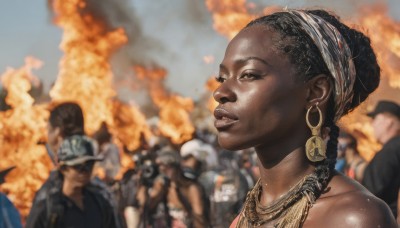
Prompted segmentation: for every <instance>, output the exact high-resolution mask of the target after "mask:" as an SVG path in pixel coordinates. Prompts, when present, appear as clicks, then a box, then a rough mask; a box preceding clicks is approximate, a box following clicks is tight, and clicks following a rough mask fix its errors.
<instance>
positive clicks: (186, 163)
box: [180, 139, 218, 180]
mask: <svg viewBox="0 0 400 228" xmlns="http://www.w3.org/2000/svg"><path fill="white" fill-rule="evenodd" d="M180 155H181V158H182V159H181V165H182V169H183V173H184V175H185V177H187V178H189V179H193V180H197V178H198V177H199V176H200V175H201V173H202V172H203V171H207V170H211V169H213V168H216V167H217V165H218V157H217V152H216V151H215V149H214V148H213V147H212V146H211V145H210V144H207V143H204V142H202V141H201V140H199V139H192V140H190V141H187V142H185V143H184V144H183V145H182V146H181V149H180Z"/></svg>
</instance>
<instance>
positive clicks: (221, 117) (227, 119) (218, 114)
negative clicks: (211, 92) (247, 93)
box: [214, 108, 238, 130]
mask: <svg viewBox="0 0 400 228" xmlns="http://www.w3.org/2000/svg"><path fill="white" fill-rule="evenodd" d="M214 116H215V122H214V126H215V127H216V128H217V129H218V130H224V129H227V128H228V127H230V126H232V125H233V124H234V123H236V122H237V121H238V118H237V116H235V115H234V114H232V113H231V112H229V111H227V110H225V109H223V108H216V109H215V110H214Z"/></svg>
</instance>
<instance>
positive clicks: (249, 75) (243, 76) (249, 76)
mask: <svg viewBox="0 0 400 228" xmlns="http://www.w3.org/2000/svg"><path fill="white" fill-rule="evenodd" d="M240 78H243V79H258V78H260V76H258V75H256V74H251V73H244V74H242V76H241V77H240Z"/></svg>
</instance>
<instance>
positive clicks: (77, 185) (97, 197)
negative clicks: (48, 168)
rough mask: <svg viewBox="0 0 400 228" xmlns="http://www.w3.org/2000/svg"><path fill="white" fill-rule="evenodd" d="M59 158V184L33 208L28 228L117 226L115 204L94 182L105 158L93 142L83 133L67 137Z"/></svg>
mask: <svg viewBox="0 0 400 228" xmlns="http://www.w3.org/2000/svg"><path fill="white" fill-rule="evenodd" d="M57 158H58V161H57V163H58V169H57V177H58V178H57V179H56V180H54V181H55V182H56V183H54V185H53V187H52V188H50V189H49V190H48V192H47V193H48V194H47V197H46V199H43V200H41V201H39V202H38V203H37V205H36V206H35V207H33V208H32V209H31V211H30V213H29V216H28V219H27V224H26V227H27V228H41V227H46V228H48V227H74V228H78V227H82V228H84V227H104V228H114V227H116V220H115V216H114V213H113V209H112V207H111V205H110V204H109V203H108V201H107V200H106V199H105V198H104V197H103V196H102V194H100V192H99V191H98V189H97V188H92V187H91V184H90V177H91V174H92V171H93V166H94V163H95V162H96V161H99V160H101V158H99V157H97V156H95V154H94V148H93V144H92V141H91V140H89V139H88V138H87V137H85V136H82V135H73V136H71V137H67V138H66V139H64V140H63V141H62V143H61V145H60V147H59V149H58V153H57Z"/></svg>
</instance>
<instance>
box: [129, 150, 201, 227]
mask: <svg viewBox="0 0 400 228" xmlns="http://www.w3.org/2000/svg"><path fill="white" fill-rule="evenodd" d="M156 164H157V166H158V169H159V172H160V175H158V176H157V177H156V178H155V179H154V182H153V183H152V185H151V186H146V185H145V184H142V185H141V186H140V187H139V190H138V192H137V200H138V206H139V208H140V211H141V213H142V216H141V217H142V218H144V219H145V221H142V223H144V224H145V225H147V226H150V227H207V219H206V216H205V207H204V197H203V196H204V194H203V191H202V188H201V186H200V185H199V184H198V183H197V182H195V181H193V180H190V179H188V178H186V177H185V176H184V175H183V172H182V169H181V167H180V157H179V154H178V152H175V151H163V152H161V153H160V154H159V155H158V157H157V158H156ZM142 171H143V170H142ZM142 183H146V182H142ZM189 196H190V197H189ZM150 216H151V217H150Z"/></svg>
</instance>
